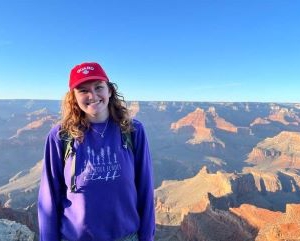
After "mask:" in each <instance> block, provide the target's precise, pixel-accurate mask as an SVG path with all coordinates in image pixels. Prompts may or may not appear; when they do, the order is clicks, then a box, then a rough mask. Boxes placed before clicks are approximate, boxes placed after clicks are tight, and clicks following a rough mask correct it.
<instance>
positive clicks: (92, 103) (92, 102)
mask: <svg viewBox="0 0 300 241" xmlns="http://www.w3.org/2000/svg"><path fill="white" fill-rule="evenodd" d="M101 102H102V100H97V101H90V102H88V103H86V105H97V104H99V103H101Z"/></svg>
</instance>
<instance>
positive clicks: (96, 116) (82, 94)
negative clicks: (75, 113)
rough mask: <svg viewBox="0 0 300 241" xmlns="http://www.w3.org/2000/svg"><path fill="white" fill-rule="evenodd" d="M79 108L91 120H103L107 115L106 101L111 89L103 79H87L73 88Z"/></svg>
mask: <svg viewBox="0 0 300 241" xmlns="http://www.w3.org/2000/svg"><path fill="white" fill-rule="evenodd" d="M74 94H75V98H76V100H77V103H78V105H79V108H80V109H81V110H82V111H84V112H85V113H86V115H87V118H88V119H89V121H91V122H103V121H105V120H106V119H107V117H108V116H109V111H108V102H109V98H110V96H111V91H110V89H109V87H108V85H107V83H106V82H105V81H99V80H94V81H89V82H85V83H83V84H80V85H78V86H77V87H76V88H74Z"/></svg>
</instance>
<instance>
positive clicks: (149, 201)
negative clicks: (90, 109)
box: [38, 119, 155, 241]
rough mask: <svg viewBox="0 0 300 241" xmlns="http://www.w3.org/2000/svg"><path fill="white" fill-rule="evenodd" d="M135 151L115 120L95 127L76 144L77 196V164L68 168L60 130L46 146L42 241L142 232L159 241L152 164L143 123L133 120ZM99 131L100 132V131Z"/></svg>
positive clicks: (102, 240)
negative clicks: (73, 184)
mask: <svg viewBox="0 0 300 241" xmlns="http://www.w3.org/2000/svg"><path fill="white" fill-rule="evenodd" d="M133 126H134V129H135V130H134V132H133V135H132V142H133V146H134V147H133V152H134V154H133V152H132V150H131V149H130V148H129V147H128V148H127V149H126V148H124V147H123V145H122V136H121V131H120V127H119V126H118V125H117V124H116V123H115V122H114V121H113V120H112V119H110V120H109V122H108V125H107V129H106V131H105V133H104V138H102V137H100V134H99V132H100V133H101V132H102V131H103V130H104V129H105V124H104V123H98V124H92V125H91V128H90V129H89V130H88V131H86V133H85V137H84V141H83V143H79V142H77V141H75V143H74V149H75V152H76V170H75V177H76V184H77V191H76V192H73V193H72V192H71V191H70V186H71V162H72V157H69V158H68V159H67V160H66V163H65V164H64V160H63V159H64V157H63V155H64V154H63V142H62V141H61V139H60V138H59V134H58V131H59V129H60V126H59V125H58V126H55V127H54V128H52V129H51V131H50V133H49V135H48V138H47V140H46V144H45V155H44V163H43V172H42V178H41V184H40V190H39V197H38V217H39V227H40V241H60V240H61V239H66V240H70V241H73V240H74V241H75V240H76V241H88V240H97V241H113V240H116V239H119V238H122V237H125V236H127V235H129V234H131V233H134V232H137V233H138V236H139V240H140V241H152V240H154V232H155V216H154V200H153V180H152V162H151V157H150V153H149V148H148V142H147V138H146V135H145V131H144V128H143V126H142V124H141V123H140V122H139V121H137V120H134V121H133ZM97 132H98V133H97Z"/></svg>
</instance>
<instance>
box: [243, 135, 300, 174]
mask: <svg viewBox="0 0 300 241" xmlns="http://www.w3.org/2000/svg"><path fill="white" fill-rule="evenodd" d="M246 161H247V162H248V163H251V164H254V165H257V166H258V167H260V168H274V169H276V168H298V169H299V168H300V132H288V131H282V132H281V133H279V134H278V135H277V136H275V137H273V138H267V139H265V140H264V141H262V142H260V143H258V144H257V145H256V147H254V148H253V150H252V152H251V153H250V154H249V155H248V159H247V160H246Z"/></svg>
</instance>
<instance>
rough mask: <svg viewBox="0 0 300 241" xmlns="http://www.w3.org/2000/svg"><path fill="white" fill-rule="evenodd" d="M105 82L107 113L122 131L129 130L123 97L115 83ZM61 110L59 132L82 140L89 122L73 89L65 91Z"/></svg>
mask: <svg viewBox="0 0 300 241" xmlns="http://www.w3.org/2000/svg"><path fill="white" fill-rule="evenodd" d="M106 83H107V85H108V88H109V90H110V91H111V97H110V99H109V103H108V110H109V115H110V116H111V117H112V119H113V120H114V121H115V122H116V123H117V124H118V125H119V126H120V128H121V130H122V132H125V133H126V132H130V131H131V130H132V128H133V127H132V121H131V118H130V114H129V110H128V108H127V106H126V102H125V100H124V97H123V96H122V95H121V94H120V93H119V92H118V86H117V85H116V84H115V83H113V82H106ZM61 110H62V119H61V132H62V133H67V134H68V135H69V136H72V138H74V139H78V140H79V141H83V138H84V132H85V131H86V130H87V129H88V128H89V127H90V123H89V121H88V119H87V118H86V115H85V113H84V112H83V111H82V110H81V109H80V108H79V106H78V104H77V101H76V98H75V94H74V90H70V91H68V92H67V93H66V95H65V98H64V99H63V101H62V106H61Z"/></svg>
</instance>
